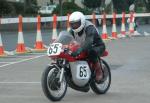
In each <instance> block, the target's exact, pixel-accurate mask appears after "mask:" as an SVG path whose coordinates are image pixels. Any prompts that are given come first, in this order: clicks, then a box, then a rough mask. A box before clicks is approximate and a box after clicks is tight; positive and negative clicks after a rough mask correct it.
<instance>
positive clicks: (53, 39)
mask: <svg viewBox="0 0 150 103" xmlns="http://www.w3.org/2000/svg"><path fill="white" fill-rule="evenodd" d="M56 27H57V16H56V14H54V15H53V34H52V42H53V41H55V40H56V39H57V30H56Z"/></svg>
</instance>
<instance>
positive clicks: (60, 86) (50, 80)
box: [41, 66, 67, 101]
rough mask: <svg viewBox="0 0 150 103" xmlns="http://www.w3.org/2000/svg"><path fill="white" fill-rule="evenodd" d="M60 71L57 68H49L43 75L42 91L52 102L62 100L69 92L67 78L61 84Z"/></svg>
mask: <svg viewBox="0 0 150 103" xmlns="http://www.w3.org/2000/svg"><path fill="white" fill-rule="evenodd" d="M59 77H60V69H58V68H56V67H55V66H48V67H47V68H46V69H45V70H44V72H43V74H42V79H41V82H42V89H43V92H44V94H45V96H46V97H47V98H48V99H49V100H52V101H59V100H61V99H62V98H63V97H64V96H65V94H66V91H67V82H66V78H65V76H64V77H63V80H62V82H61V83H60V82H59Z"/></svg>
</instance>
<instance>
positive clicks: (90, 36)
mask: <svg viewBox="0 0 150 103" xmlns="http://www.w3.org/2000/svg"><path fill="white" fill-rule="evenodd" d="M69 23H70V27H71V29H70V31H69V32H70V33H71V34H72V36H73V37H74V39H75V40H76V41H77V42H78V43H79V44H80V45H81V47H80V48H79V49H77V50H76V51H75V52H73V53H72V54H71V55H72V56H73V57H76V56H78V55H80V53H81V52H82V51H87V53H88V60H89V61H90V66H91V67H92V69H95V71H96V81H97V82H101V81H102V79H103V72H102V67H101V64H100V62H99V59H98V57H100V56H101V55H102V54H103V53H104V51H105V44H104V42H103V41H102V39H101V37H100V35H99V32H98V30H97V28H96V27H95V25H94V24H92V23H91V22H90V21H88V20H86V19H85V16H84V15H83V13H81V12H78V11H76V12H73V13H72V14H71V15H70V17H69Z"/></svg>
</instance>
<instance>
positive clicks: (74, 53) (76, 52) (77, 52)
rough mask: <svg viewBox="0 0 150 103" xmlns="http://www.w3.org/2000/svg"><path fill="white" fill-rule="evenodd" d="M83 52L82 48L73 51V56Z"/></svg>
mask: <svg viewBox="0 0 150 103" xmlns="http://www.w3.org/2000/svg"><path fill="white" fill-rule="evenodd" d="M81 52H82V48H79V49H77V50H76V51H75V52H72V53H71V56H73V57H77V56H78V55H79V54H80V53H81Z"/></svg>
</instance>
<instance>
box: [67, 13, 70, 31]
mask: <svg viewBox="0 0 150 103" xmlns="http://www.w3.org/2000/svg"><path fill="white" fill-rule="evenodd" d="M69 17H70V14H67V31H69V30H70V24H69Z"/></svg>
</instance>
